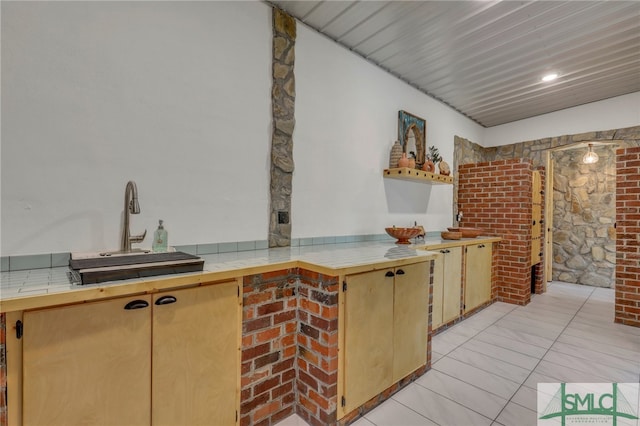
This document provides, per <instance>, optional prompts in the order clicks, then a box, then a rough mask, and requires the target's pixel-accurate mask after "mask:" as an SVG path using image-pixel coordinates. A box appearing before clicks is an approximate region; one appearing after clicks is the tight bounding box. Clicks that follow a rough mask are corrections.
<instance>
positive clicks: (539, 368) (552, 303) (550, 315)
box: [278, 282, 640, 426]
mask: <svg viewBox="0 0 640 426" xmlns="http://www.w3.org/2000/svg"><path fill="white" fill-rule="evenodd" d="M613 303H614V291H613V290H612V289H602V288H595V287H587V286H580V285H575V284H567V283H562V282H552V283H549V284H548V288H547V292H546V293H545V294H542V295H535V296H533V298H532V301H531V303H529V305H527V306H515V305H509V304H506V303H501V302H497V303H494V304H493V305H491V306H489V307H487V308H486V309H484V310H482V311H481V312H479V313H477V314H476V315H473V316H472V317H470V318H468V319H466V320H465V321H463V322H461V323H459V324H457V325H455V326H454V327H451V328H450V329H448V330H446V331H445V332H443V333H440V334H439V335H437V336H435V337H434V339H433V361H432V369H431V370H429V371H428V372H427V373H426V374H425V375H423V376H422V377H420V378H419V379H418V380H417V381H415V382H414V383H412V384H410V385H409V386H407V387H406V388H404V389H402V390H401V391H399V392H398V393H396V394H395V395H393V397H392V398H391V399H389V400H387V401H385V402H384V403H383V404H381V405H380V406H378V407H376V408H375V409H374V410H372V411H371V412H369V413H368V414H366V415H365V416H364V417H363V418H360V419H359V420H357V421H356V422H355V423H353V424H354V425H355V426H384V425H389V426H412V425H447V426H449V425H450V426H465V425H473V426H475V425H495V426H499V425H504V426H528V425H532V426H533V425H536V423H537V418H536V403H537V399H536V386H537V383H539V382H540V383H549V382H551V383H560V382H565V383H570V382H574V383H580V382H581V383H592V382H606V383H610V382H619V383H620V382H627V383H629V382H631V383H638V382H639V381H640V328H637V327H629V326H623V325H620V324H615V323H614V322H613V312H614V307H613ZM278 426H306V423H305V422H304V421H303V420H302V419H301V418H300V417H298V416H295V415H294V416H291V417H289V418H287V419H285V420H283V421H282V422H280V423H279V424H278Z"/></svg>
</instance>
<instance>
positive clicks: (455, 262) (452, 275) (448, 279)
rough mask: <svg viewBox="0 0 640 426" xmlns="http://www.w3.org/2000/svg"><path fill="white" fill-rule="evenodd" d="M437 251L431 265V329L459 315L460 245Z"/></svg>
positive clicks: (460, 283)
mask: <svg viewBox="0 0 640 426" xmlns="http://www.w3.org/2000/svg"><path fill="white" fill-rule="evenodd" d="M439 252H440V256H438V258H437V259H436V260H435V261H434V267H433V298H432V311H431V328H432V330H435V329H437V328H438V327H439V326H441V325H442V324H446V323H447V322H449V321H451V320H454V319H456V318H458V317H459V316H460V300H461V298H462V295H461V289H462V247H450V248H446V249H441V250H439Z"/></svg>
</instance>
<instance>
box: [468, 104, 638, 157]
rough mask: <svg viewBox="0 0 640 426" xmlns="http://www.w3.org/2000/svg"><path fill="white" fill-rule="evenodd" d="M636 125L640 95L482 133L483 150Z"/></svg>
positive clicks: (565, 111) (569, 109)
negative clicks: (484, 148)
mask: <svg viewBox="0 0 640 426" xmlns="http://www.w3.org/2000/svg"><path fill="white" fill-rule="evenodd" d="M638 125H640V92H635V93H631V94H628V95H624V96H618V97H615V98H611V99H606V100H604V101H600V102H593V103H590V104H586V105H581V106H577V107H574V108H567V109H564V110H561V111H556V112H552V113H549V114H544V115H540V116H538V117H533V118H528V119H526V120H520V121H516V122H513V123H508V124H503V125H501V126H495V127H489V128H487V129H485V132H484V135H483V137H482V141H483V142H479V141H473V140H472V141H473V142H477V143H480V144H481V145H483V146H485V147H490V146H500V145H508V144H511V143H516V142H523V141H529V140H535V139H543V138H548V137H556V136H563V135H572V134H578V133H587V132H593V131H604V130H611V129H622V128H625V127H633V126H638Z"/></svg>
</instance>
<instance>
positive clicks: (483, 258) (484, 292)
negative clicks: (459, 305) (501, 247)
mask: <svg viewBox="0 0 640 426" xmlns="http://www.w3.org/2000/svg"><path fill="white" fill-rule="evenodd" d="M490 299H491V245H487V244H474V245H469V246H467V248H466V266H465V288H464V305H465V307H464V310H465V312H468V311H470V310H472V309H473V308H476V307H478V306H480V305H482V304H483V303H485V302H487V301H489V300H490Z"/></svg>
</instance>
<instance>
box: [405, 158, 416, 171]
mask: <svg viewBox="0 0 640 426" xmlns="http://www.w3.org/2000/svg"><path fill="white" fill-rule="evenodd" d="M407 167H409V168H410V169H415V168H416V159H415V158H413V157H412V158H409V165H408V166H407Z"/></svg>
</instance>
